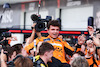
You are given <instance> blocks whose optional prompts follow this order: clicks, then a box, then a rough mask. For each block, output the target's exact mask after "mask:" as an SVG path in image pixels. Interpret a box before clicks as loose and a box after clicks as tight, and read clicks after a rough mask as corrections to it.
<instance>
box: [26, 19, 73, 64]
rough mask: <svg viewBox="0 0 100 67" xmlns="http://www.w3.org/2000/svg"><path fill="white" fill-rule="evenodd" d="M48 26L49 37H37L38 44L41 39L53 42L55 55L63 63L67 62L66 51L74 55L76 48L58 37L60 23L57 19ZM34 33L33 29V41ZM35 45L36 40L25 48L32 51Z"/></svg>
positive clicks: (29, 51)
mask: <svg viewBox="0 0 100 67" xmlns="http://www.w3.org/2000/svg"><path fill="white" fill-rule="evenodd" d="M34 26H35V25H34ZM47 28H48V29H47V32H48V34H49V35H48V36H47V37H39V38H37V39H36V44H38V43H39V42H40V41H42V42H43V41H46V42H48V43H50V44H52V45H53V47H54V49H55V50H54V52H53V57H55V58H57V59H59V60H60V61H61V62H62V63H67V61H66V59H65V53H66V54H68V55H71V56H72V53H73V51H74V49H73V48H72V47H71V46H70V45H69V44H67V43H66V42H64V41H63V40H62V39H61V38H59V37H58V35H59V30H60V24H59V23H58V21H57V20H52V21H50V22H49V23H48V25H47ZM34 33H35V30H34V29H33V31H32V35H31V37H30V40H31V41H32V39H34ZM33 47H34V42H32V43H31V44H29V45H28V46H26V47H25V49H26V51H27V52H28V53H31V52H32V49H33Z"/></svg>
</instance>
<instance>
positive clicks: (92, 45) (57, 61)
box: [0, 20, 100, 67]
mask: <svg viewBox="0 0 100 67" xmlns="http://www.w3.org/2000/svg"><path fill="white" fill-rule="evenodd" d="M35 25H36V23H34V24H33V25H32V27H33V29H32V34H31V36H30V37H29V38H28V39H27V41H26V43H25V45H24V46H23V44H20V43H18V44H15V45H13V46H6V48H3V49H1V54H0V60H1V61H0V65H1V67H100V33H98V31H96V32H95V31H94V29H93V27H91V26H88V28H87V29H88V32H89V39H87V38H86V35H85V34H81V35H79V36H78V42H77V43H76V44H75V45H74V46H73V47H71V46H70V44H68V43H67V42H66V41H64V40H63V38H62V37H61V36H60V35H59V30H60V24H59V22H58V21H57V20H51V21H49V23H48V25H47V32H48V34H49V35H48V36H47V37H43V36H42V35H41V32H39V31H36V29H35ZM94 33H95V34H94ZM35 34H37V36H38V37H37V38H36V39H35ZM10 40H11V39H10Z"/></svg>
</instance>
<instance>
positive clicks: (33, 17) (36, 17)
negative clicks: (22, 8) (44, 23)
mask: <svg viewBox="0 0 100 67" xmlns="http://www.w3.org/2000/svg"><path fill="white" fill-rule="evenodd" d="M31 19H32V20H33V21H37V20H39V17H38V16H37V15H36V14H32V15H31Z"/></svg>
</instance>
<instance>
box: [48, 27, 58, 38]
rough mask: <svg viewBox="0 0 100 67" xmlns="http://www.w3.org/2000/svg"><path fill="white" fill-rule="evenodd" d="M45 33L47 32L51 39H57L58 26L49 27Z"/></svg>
mask: <svg viewBox="0 0 100 67" xmlns="http://www.w3.org/2000/svg"><path fill="white" fill-rule="evenodd" d="M47 31H48V34H49V35H50V36H51V37H52V38H57V37H58V35H59V27H58V26H52V25H50V28H49V29H48V30H47Z"/></svg>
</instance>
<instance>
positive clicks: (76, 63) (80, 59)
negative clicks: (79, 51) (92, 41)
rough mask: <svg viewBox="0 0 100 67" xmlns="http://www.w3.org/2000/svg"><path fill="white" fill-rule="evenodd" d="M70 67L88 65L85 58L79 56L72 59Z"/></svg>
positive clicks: (84, 66) (86, 66) (85, 66)
mask: <svg viewBox="0 0 100 67" xmlns="http://www.w3.org/2000/svg"><path fill="white" fill-rule="evenodd" d="M71 67H89V64H88V62H87V60H86V59H85V57H82V56H79V57H76V58H74V59H73V61H72V63H71Z"/></svg>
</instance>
